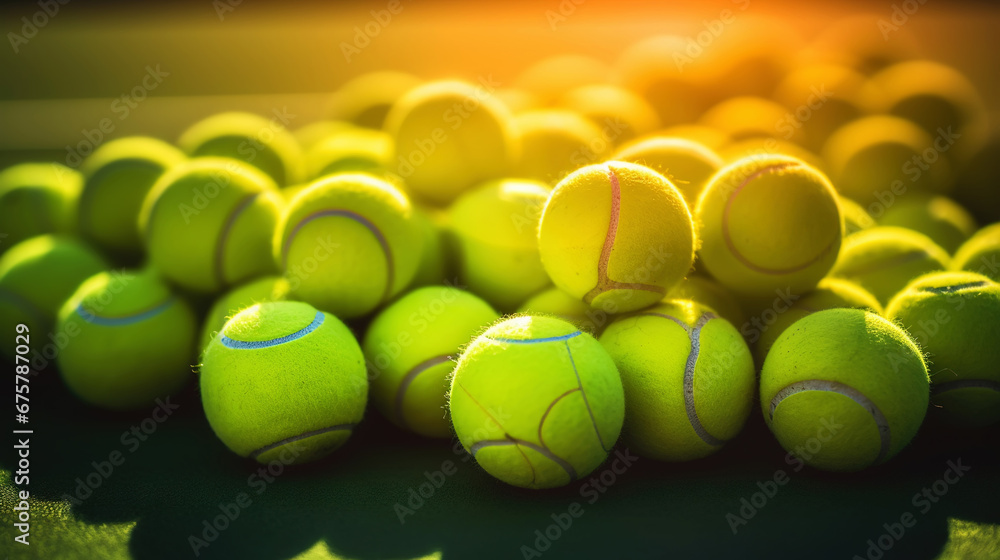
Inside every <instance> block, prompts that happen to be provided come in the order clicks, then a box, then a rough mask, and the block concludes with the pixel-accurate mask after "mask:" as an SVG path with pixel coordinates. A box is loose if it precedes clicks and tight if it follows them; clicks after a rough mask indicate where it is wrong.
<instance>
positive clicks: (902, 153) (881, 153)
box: [822, 115, 953, 218]
mask: <svg viewBox="0 0 1000 560" xmlns="http://www.w3.org/2000/svg"><path fill="white" fill-rule="evenodd" d="M822 155H823V159H825V160H826V162H827V164H828V166H829V169H830V178H831V179H832V180H833V184H835V185H837V190H838V192H840V194H842V195H844V196H847V197H849V198H852V199H854V200H856V201H858V203H860V204H861V205H863V206H864V207H865V208H867V209H868V212H869V213H870V214H872V215H873V216H875V217H876V218H877V217H878V214H879V213H880V212H878V210H884V209H885V208H886V207H888V206H891V205H892V204H893V203H894V201H895V199H896V198H897V197H899V196H900V195H902V194H904V193H907V192H922V193H931V194H934V193H944V192H947V191H949V190H950V189H951V188H952V183H953V180H952V178H951V165H950V164H949V163H948V161H947V160H946V159H945V157H944V155H943V153H942V152H941V149H940V148H938V147H935V145H934V140H933V139H932V138H931V136H930V135H929V134H927V133H926V132H924V131H923V130H922V129H921V128H920V127H918V126H917V125H915V124H913V123H911V122H909V121H906V120H903V119H900V118H898V117H891V116H885V115H878V116H872V117H864V118H861V119H858V120H856V121H853V122H851V123H849V124H846V125H844V126H842V127H840V128H838V129H837V130H836V131H835V132H834V133H833V134H832V135H831V136H830V138H829V139H828V140H827V141H826V144H825V145H824V146H823V152H822Z"/></svg>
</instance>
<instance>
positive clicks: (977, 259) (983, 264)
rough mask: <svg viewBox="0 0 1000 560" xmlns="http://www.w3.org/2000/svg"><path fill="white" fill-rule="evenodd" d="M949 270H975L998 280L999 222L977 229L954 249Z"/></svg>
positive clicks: (999, 268) (999, 267)
mask: <svg viewBox="0 0 1000 560" xmlns="http://www.w3.org/2000/svg"><path fill="white" fill-rule="evenodd" d="M948 268H949V269H950V270H964V271H967V272H977V273H979V274H982V275H983V276H986V277H988V278H990V279H991V280H993V281H994V282H1000V224H993V225H989V226H986V227H984V228H982V229H981V230H979V231H977V232H976V233H975V234H974V235H973V236H972V237H971V238H969V240H968V241H966V242H965V243H963V244H962V246H961V247H959V248H958V251H955V258H954V259H952V261H951V265H950V266H949V267H948Z"/></svg>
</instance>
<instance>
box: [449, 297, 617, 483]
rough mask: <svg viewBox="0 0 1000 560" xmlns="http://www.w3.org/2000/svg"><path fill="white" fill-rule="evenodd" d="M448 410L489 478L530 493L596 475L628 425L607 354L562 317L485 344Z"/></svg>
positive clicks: (476, 346) (470, 359)
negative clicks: (594, 472)
mask: <svg viewBox="0 0 1000 560" xmlns="http://www.w3.org/2000/svg"><path fill="white" fill-rule="evenodd" d="M448 402H449V408H450V412H451V420H452V424H453V426H454V428H455V433H456V434H457V435H458V439H459V441H460V442H461V443H462V447H464V448H465V450H466V451H467V452H469V453H470V454H472V456H473V457H475V459H476V462H477V463H479V465H480V466H481V467H483V468H484V469H486V472H488V473H490V474H491V475H493V476H495V477H496V478H498V479H500V480H502V481H504V482H506V483H508V484H512V485H514V486H520V487H522V488H553V487H556V486H564V485H566V484H569V483H571V482H573V481H575V480H578V479H580V478H582V477H584V476H586V475H587V474H589V473H590V472H591V471H593V470H594V469H595V468H597V466H598V465H600V464H601V463H602V462H603V461H604V460H605V458H607V456H608V452H609V451H610V450H611V448H612V447H613V446H614V444H615V441H617V440H618V435H619V433H620V432H621V428H622V422H623V420H624V416H625V399H624V395H623V391H622V382H621V378H620V377H619V376H618V370H617V369H616V368H615V363H614V361H613V360H612V359H611V357H610V356H609V355H608V353H607V351H605V350H604V348H602V347H601V345H600V343H598V342H597V341H596V340H594V337H592V336H590V335H589V334H586V333H584V332H581V331H579V330H577V328H576V327H575V326H573V325H571V324H569V323H567V322H565V321H562V320H560V319H556V318H553V317H531V316H518V317H513V318H510V319H507V320H505V321H502V322H500V323H497V324H496V325H493V326H492V327H490V328H489V329H488V330H487V331H486V332H484V333H483V334H481V335H480V336H478V337H476V338H475V339H474V340H473V341H472V342H471V343H470V344H469V345H468V346H467V347H466V348H465V350H464V351H463V352H462V355H461V356H460V357H459V359H458V364H457V365H456V366H455V372H454V374H453V377H452V381H451V390H450V392H449V401H448Z"/></svg>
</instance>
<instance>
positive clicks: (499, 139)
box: [385, 81, 519, 205]
mask: <svg viewBox="0 0 1000 560" xmlns="http://www.w3.org/2000/svg"><path fill="white" fill-rule="evenodd" d="M511 118H512V117H511V115H510V111H509V110H508V109H507V107H505V106H504V105H503V103H501V102H500V101H498V100H497V99H495V98H494V97H492V96H491V95H490V93H489V91H488V90H487V89H485V88H484V87H482V86H478V87H477V86H473V85H472V84H468V83H465V82H459V81H443V82H430V83H427V84H424V85H421V86H419V87H416V88H414V89H412V90H410V91H409V92H407V93H406V94H405V95H403V96H402V97H401V98H400V99H399V100H398V101H397V102H396V103H395V104H394V105H393V106H392V109H391V110H390V111H389V114H388V116H386V121H385V130H386V132H388V133H389V134H391V135H392V137H393V139H394V141H395V145H394V147H395V154H394V157H393V162H394V163H393V169H391V170H392V171H394V172H395V173H396V174H397V175H399V176H400V177H402V178H403V179H405V180H406V183H407V185H408V189H409V190H410V191H411V192H412V193H413V194H414V195H415V196H417V197H419V198H421V199H423V200H425V201H427V202H430V203H433V204H438V205H442V204H447V203H449V202H451V201H452V200H454V199H455V198H456V197H457V196H458V195H459V194H461V193H462V191H464V190H466V189H468V188H469V187H472V186H473V185H477V184H479V183H482V182H483V181H487V180H490V179H496V178H500V177H502V176H504V175H507V174H508V173H509V172H510V169H511V167H512V166H513V164H514V161H516V159H517V154H518V153H519V148H518V144H517V138H516V135H515V134H514V132H513V128H512V125H511ZM472 146H474V147H475V148H471V147H472Z"/></svg>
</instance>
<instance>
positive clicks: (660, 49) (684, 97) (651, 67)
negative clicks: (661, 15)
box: [615, 35, 716, 148]
mask: <svg viewBox="0 0 1000 560" xmlns="http://www.w3.org/2000/svg"><path fill="white" fill-rule="evenodd" d="M693 41H694V39H693V38H690V37H682V36H680V35H656V36H653V37H649V38H646V39H642V40H641V41H638V42H636V43H634V44H632V45H629V46H628V47H627V48H626V49H625V50H624V51H623V52H622V54H621V56H620V57H619V58H618V61H617V62H616V63H615V69H616V70H617V72H618V74H619V76H620V81H621V84H622V85H623V86H625V87H627V88H628V89H630V90H632V91H634V92H636V93H638V94H639V95H640V96H642V98H643V99H645V100H646V101H647V102H649V104H650V105H651V106H652V107H653V109H654V110H655V111H656V113H657V115H658V116H659V119H660V121H661V122H662V123H663V124H664V125H666V126H671V125H677V124H680V123H690V122H694V121H695V120H697V118H698V116H699V115H701V114H702V113H703V112H704V111H705V109H707V108H708V106H709V105H711V103H712V101H713V99H714V96H712V95H710V94H709V92H708V91H707V83H706V79H707V74H708V66H710V64H709V63H708V61H707V60H706V59H705V58H702V57H695V58H692V57H691V56H690V55H689V54H688V52H689V51H688V49H689V48H690V43H691V42H693ZM670 134H671V135H676V133H674V132H671V133H670ZM695 140H697V138H696V139H695ZM706 145H708V144H706ZM708 146H709V147H710V148H715V147H716V146H712V145H708Z"/></svg>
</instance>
